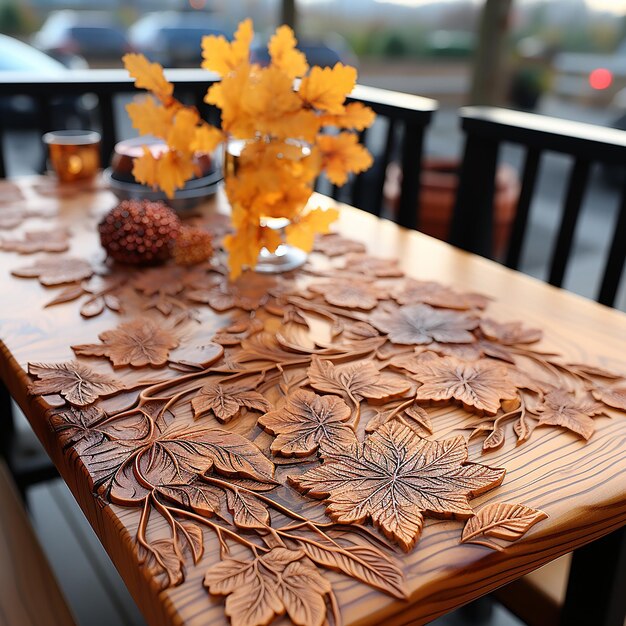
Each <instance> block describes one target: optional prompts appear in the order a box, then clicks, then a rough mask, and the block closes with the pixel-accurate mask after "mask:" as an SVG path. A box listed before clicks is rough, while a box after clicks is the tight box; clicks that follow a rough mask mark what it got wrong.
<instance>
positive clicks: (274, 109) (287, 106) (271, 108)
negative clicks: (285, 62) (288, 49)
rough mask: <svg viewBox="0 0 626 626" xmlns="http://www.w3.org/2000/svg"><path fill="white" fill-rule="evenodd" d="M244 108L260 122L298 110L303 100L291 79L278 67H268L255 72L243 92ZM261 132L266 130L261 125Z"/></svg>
mask: <svg viewBox="0 0 626 626" xmlns="http://www.w3.org/2000/svg"><path fill="white" fill-rule="evenodd" d="M241 104H242V108H243V110H244V112H245V113H247V114H249V115H253V116H255V117H256V118H257V119H258V121H259V124H260V125H262V124H263V121H264V120H276V119H279V118H280V117H281V116H283V115H285V114H287V113H293V112H295V111H298V110H299V109H300V108H301V107H302V102H301V100H300V98H298V95H297V94H296V93H295V92H294V90H293V83H292V81H291V79H290V78H289V77H288V76H287V75H286V74H284V73H283V72H281V71H280V70H279V69H278V68H277V67H271V66H270V67H267V68H264V69H260V70H258V71H257V72H255V73H254V76H253V80H250V81H248V83H247V84H246V86H245V87H244V89H243V93H242V103H241ZM259 131H260V132H265V131H264V129H263V128H261V127H259Z"/></svg>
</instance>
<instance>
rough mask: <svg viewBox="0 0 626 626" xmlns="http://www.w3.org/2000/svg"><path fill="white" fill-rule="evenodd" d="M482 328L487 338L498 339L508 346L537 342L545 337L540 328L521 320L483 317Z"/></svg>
mask: <svg viewBox="0 0 626 626" xmlns="http://www.w3.org/2000/svg"><path fill="white" fill-rule="evenodd" d="M480 330H481V331H482V333H483V335H485V337H487V339H491V340H492V341H497V342H498V343H502V344H504V345H506V346H512V345H515V344H518V343H535V342H537V341H539V340H540V339H541V338H542V337H543V332H542V331H541V330H540V329H538V328H528V327H526V326H524V325H523V324H522V323H521V322H505V323H500V322H496V321H495V320H492V319H485V318H483V319H481V320H480Z"/></svg>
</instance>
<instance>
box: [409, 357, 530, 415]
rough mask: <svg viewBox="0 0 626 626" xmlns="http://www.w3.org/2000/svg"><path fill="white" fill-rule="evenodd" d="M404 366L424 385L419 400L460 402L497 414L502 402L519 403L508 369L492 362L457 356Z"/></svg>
mask: <svg viewBox="0 0 626 626" xmlns="http://www.w3.org/2000/svg"><path fill="white" fill-rule="evenodd" d="M402 367H404V368H405V369H408V370H409V371H410V372H412V373H413V378H415V380H417V381H418V382H420V383H422V386H421V387H418V389H417V395H416V399H417V400H434V401H441V400H451V399H454V400H458V401H459V402H461V403H462V404H463V406H464V407H465V408H466V409H467V410H468V411H471V410H477V411H484V412H485V413H486V414H487V415H495V414H496V413H497V411H498V409H499V408H500V404H501V400H515V398H517V395H518V393H517V387H516V386H515V384H514V383H513V382H512V381H511V380H509V378H508V372H507V369H506V368H505V367H504V366H503V365H499V364H497V363H494V362H492V361H487V360H482V361H461V360H460V359H456V358H454V357H443V358H440V359H414V360H412V361H408V360H406V361H404V362H403V363H402Z"/></svg>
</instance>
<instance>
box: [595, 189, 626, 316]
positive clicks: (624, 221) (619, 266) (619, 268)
mask: <svg viewBox="0 0 626 626" xmlns="http://www.w3.org/2000/svg"><path fill="white" fill-rule="evenodd" d="M625 263H626V185H625V186H624V189H623V190H622V200H621V204H620V209H619V214H618V216H617V222H616V224H615V230H614V232H613V241H612V242H611V248H610V249H609V254H608V256H607V260H606V265H605V266H604V273H603V275H602V284H601V286H600V291H599V292H598V298H597V300H598V302H600V303H602V304H606V305H607V306H613V305H614V304H615V298H616V296H617V290H618V289H619V283H620V279H621V277H622V273H623V271H624V264H625Z"/></svg>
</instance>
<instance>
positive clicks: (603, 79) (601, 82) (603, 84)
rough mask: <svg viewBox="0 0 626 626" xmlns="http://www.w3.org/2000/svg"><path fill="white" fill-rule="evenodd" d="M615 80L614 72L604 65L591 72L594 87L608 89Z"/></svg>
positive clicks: (591, 81) (590, 79) (590, 78)
mask: <svg viewBox="0 0 626 626" xmlns="http://www.w3.org/2000/svg"><path fill="white" fill-rule="evenodd" d="M612 82H613V74H612V73H611V71H610V70H607V69H606V68H604V67H598V68H597V69H595V70H593V72H591V74H589V84H590V85H591V87H592V89H607V88H608V87H610V86H611V83H612Z"/></svg>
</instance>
